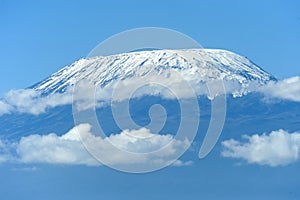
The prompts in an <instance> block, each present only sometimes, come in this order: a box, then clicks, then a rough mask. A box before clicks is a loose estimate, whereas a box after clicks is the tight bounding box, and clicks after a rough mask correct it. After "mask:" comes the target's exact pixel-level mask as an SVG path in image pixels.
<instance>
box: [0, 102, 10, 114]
mask: <svg viewBox="0 0 300 200" xmlns="http://www.w3.org/2000/svg"><path fill="white" fill-rule="evenodd" d="M12 110H13V108H12V106H10V105H9V104H7V103H5V102H3V101H0V116H1V115H3V114H9V113H11V111H12Z"/></svg>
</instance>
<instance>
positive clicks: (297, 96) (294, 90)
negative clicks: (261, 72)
mask: <svg viewBox="0 0 300 200" xmlns="http://www.w3.org/2000/svg"><path fill="white" fill-rule="evenodd" d="M258 91H259V92H262V93H263V94H264V95H265V96H266V97H267V98H279V99H286V100H291V101H296V102H300V77H299V76H295V77H291V78H288V79H284V80H280V81H278V82H274V81H271V82H269V83H268V84H266V85H264V86H262V87H260V88H258Z"/></svg>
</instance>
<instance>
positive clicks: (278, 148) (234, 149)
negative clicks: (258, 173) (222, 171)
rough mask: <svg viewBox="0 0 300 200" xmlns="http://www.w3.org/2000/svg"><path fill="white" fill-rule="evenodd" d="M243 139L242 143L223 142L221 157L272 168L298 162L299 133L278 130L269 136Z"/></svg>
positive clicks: (299, 149)
mask: <svg viewBox="0 0 300 200" xmlns="http://www.w3.org/2000/svg"><path fill="white" fill-rule="evenodd" d="M243 139H244V141H237V140H234V139H230V140H226V141H223V142H222V145H223V147H224V150H223V151H222V156H224V157H228V158H236V159H243V160H246V161H247V162H248V163H253V164H259V165H269V166H272V167H275V166H284V165H288V164H291V163H293V162H296V161H297V160H299V153H300V132H295V133H288V132H287V131H284V130H278V131H273V132H271V133H270V134H262V135H258V134H255V135H252V136H247V135H244V136H243Z"/></svg>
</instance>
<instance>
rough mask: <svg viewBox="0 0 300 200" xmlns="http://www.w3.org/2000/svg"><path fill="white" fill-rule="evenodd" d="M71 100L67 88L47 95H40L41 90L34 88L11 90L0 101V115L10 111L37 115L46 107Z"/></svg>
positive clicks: (63, 103) (44, 110)
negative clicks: (62, 92)
mask: <svg viewBox="0 0 300 200" xmlns="http://www.w3.org/2000/svg"><path fill="white" fill-rule="evenodd" d="M72 100H73V99H72V93H71V91H69V90H68V91H67V92H66V93H64V94H59V93H56V94H52V95H48V96H42V94H41V92H39V91H37V90H34V89H20V90H11V91H9V92H8V93H6V94H5V95H4V98H3V100H2V101H0V115H1V114H6V113H11V112H18V113H29V114H33V115H38V114H41V113H44V112H46V109H47V108H53V107H56V106H60V105H66V104H70V103H71V102H72Z"/></svg>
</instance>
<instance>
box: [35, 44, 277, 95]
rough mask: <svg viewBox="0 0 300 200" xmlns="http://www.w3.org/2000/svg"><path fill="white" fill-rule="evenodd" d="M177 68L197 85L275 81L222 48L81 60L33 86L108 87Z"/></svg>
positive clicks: (49, 89) (48, 89) (47, 89)
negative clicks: (84, 84)
mask: <svg viewBox="0 0 300 200" xmlns="http://www.w3.org/2000/svg"><path fill="white" fill-rule="evenodd" d="M171 69H174V70H176V71H178V72H179V73H180V74H181V75H182V76H183V77H184V78H185V79H187V80H194V81H197V82H199V83H200V82H207V81H210V80H225V81H234V82H238V83H239V84H241V85H242V87H243V88H245V87H247V86H248V85H249V83H250V82H251V81H256V82H258V83H259V84H265V83H266V82H268V81H270V80H276V79H275V77H274V76H272V75H271V74H269V73H267V72H265V71H264V70H263V69H261V68H260V67H258V66H257V65H256V64H254V63H253V62H251V61H250V60H249V59H247V58H246V57H244V56H241V55H238V54H236V53H233V52H230V51H227V50H220V49H187V50H153V51H140V52H130V53H123V54H118V55H111V56H99V57H92V58H86V59H80V60H78V61H76V62H74V63H73V64H71V65H70V66H66V67H64V68H63V69H61V70H59V71H58V72H56V73H54V74H53V75H51V76H50V77H48V78H47V79H45V80H44V81H42V82H40V83H38V84H36V85H34V86H33V88H34V89H36V90H38V91H41V92H42V93H45V94H49V93H56V92H64V91H65V89H66V88H68V87H69V86H72V85H74V84H75V83H76V82H77V81H80V80H83V79H88V80H91V81H92V82H93V83H94V84H95V85H97V86H101V87H106V86H108V85H110V84H112V83H113V82H114V81H116V80H124V79H129V78H132V77H141V78H142V77H143V76H145V75H148V74H150V73H153V74H160V75H162V74H166V75H167V73H168V72H169V71H170V70H171Z"/></svg>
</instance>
